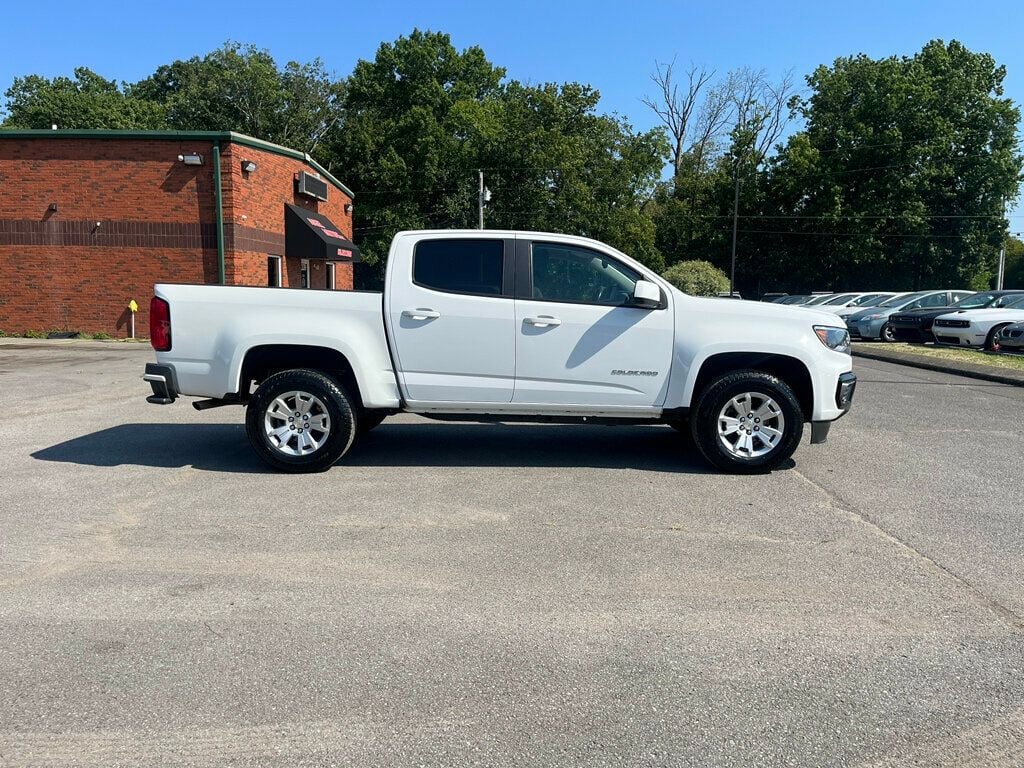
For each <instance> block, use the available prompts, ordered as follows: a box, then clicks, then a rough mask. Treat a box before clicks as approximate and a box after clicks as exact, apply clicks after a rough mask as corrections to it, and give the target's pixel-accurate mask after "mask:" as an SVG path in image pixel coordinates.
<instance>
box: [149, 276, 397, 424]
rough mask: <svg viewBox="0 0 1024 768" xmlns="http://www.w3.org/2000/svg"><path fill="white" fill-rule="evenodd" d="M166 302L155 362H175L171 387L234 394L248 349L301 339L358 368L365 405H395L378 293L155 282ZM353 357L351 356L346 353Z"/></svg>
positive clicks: (201, 394)
mask: <svg viewBox="0 0 1024 768" xmlns="http://www.w3.org/2000/svg"><path fill="white" fill-rule="evenodd" d="M155 293H156V295H157V296H158V297H160V298H162V299H165V300H167V301H168V302H169V303H170V305H171V327H172V334H173V335H172V339H171V349H170V351H168V352H158V353H157V360H158V362H160V363H170V364H173V365H174V368H175V371H176V373H177V379H178V380H177V387H178V391H179V392H180V393H181V394H184V395H192V396H196V397H212V398H223V397H225V396H228V395H230V394H233V393H236V392H238V391H239V387H240V382H239V374H240V372H241V365H242V360H243V359H244V358H245V355H246V353H247V352H248V351H249V350H251V349H253V348H254V347H258V346H264V345H272V344H288V345H295V344H308V345H311V346H318V347H327V348H330V349H336V350H338V351H339V352H341V353H342V354H344V355H345V356H346V357H348V358H349V359H358V360H360V361H361V362H362V363H363V365H364V367H363V369H362V372H361V375H362V376H363V377H368V379H367V380H366V381H360V389H361V390H362V391H363V393H364V397H365V398H368V399H369V400H370V402H369V403H367V405H370V404H371V403H372V405H374V406H375V407H382V408H386V407H394V406H395V405H397V403H398V394H397V386H396V383H395V374H394V370H393V369H392V365H391V357H390V355H389V353H388V347H387V339H386V338H385V335H384V316H383V295H382V294H381V293H377V292H369V291H326V290H312V289H302V288H249V287H244V286H220V285H173V284H166V283H162V284H158V285H157V286H156V289H155ZM352 356H354V358H353V357H352Z"/></svg>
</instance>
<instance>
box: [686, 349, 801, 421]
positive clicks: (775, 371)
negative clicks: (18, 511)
mask: <svg viewBox="0 0 1024 768" xmlns="http://www.w3.org/2000/svg"><path fill="white" fill-rule="evenodd" d="M744 370H753V371H762V372H764V373H767V374H770V375H772V376H775V377H776V378H778V379H780V380H781V381H784V382H785V383H786V384H788V385H789V387H790V388H791V389H792V390H793V394H794V395H796V399H797V402H798V403H800V410H801V411H802V412H803V416H804V418H805V419H806V420H808V421H810V420H811V417H812V414H813V412H814V384H813V382H812V380H811V372H810V370H809V369H808V367H807V365H806V363H804V362H803V361H802V360H800V359H799V358H796V357H791V356H790V355H783V354H778V353H775V352H720V353H718V354H714V355H711V356H710V357H707V358H706V359H704V360H703V361H702V362H701V364H700V368H699V369H698V371H697V374H696V376H695V378H694V381H693V388H692V389H691V391H690V403H691V404H695V403H696V401H697V398H698V397H699V396H700V393H701V392H703V391H704V389H705V388H706V387H707V386H708V385H709V384H710V383H711V382H712V381H714V380H715V379H717V378H719V377H720V376H722V375H724V374H727V373H730V372H732V371H744Z"/></svg>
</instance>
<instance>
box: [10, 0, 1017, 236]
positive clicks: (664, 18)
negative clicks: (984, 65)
mask: <svg viewBox="0 0 1024 768" xmlns="http://www.w3.org/2000/svg"><path fill="white" fill-rule="evenodd" d="M243 9H244V10H243ZM414 27H419V28H421V29H433V30H442V31H445V32H448V33H449V34H451V35H452V38H453V41H454V43H455V44H456V46H458V47H460V48H462V47H465V46H468V45H473V44H477V45H480V46H481V47H483V49H484V51H485V52H486V54H487V56H488V57H489V58H490V60H491V61H492V62H494V63H495V64H499V65H501V66H503V67H505V68H506V69H507V70H508V73H509V76H510V77H514V78H516V79H520V80H527V81H531V82H544V81H558V82H561V81H566V80H578V81H581V82H587V83H590V84H592V85H594V86H595V87H597V88H598V89H599V90H600V91H601V94H602V108H603V109H604V110H606V111H615V112H618V113H620V114H622V115H625V116H626V117H628V118H629V119H630V120H631V121H632V122H633V124H634V125H635V126H637V127H640V128H646V127H648V126H651V125H654V124H655V119H654V117H653V115H651V114H650V112H649V110H648V109H647V108H646V107H645V106H643V104H641V102H640V98H641V97H642V96H643V95H644V94H645V93H652V87H651V83H650V81H649V76H650V73H651V71H652V69H653V67H654V62H655V60H661V61H666V60H671V59H672V58H673V57H678V60H679V61H680V62H682V63H686V62H689V61H691V60H692V61H694V62H696V63H698V64H704V65H707V66H708V67H710V68H713V69H716V70H718V71H720V72H723V73H724V72H725V71H727V70H729V69H733V68H737V67H742V66H749V67H753V68H755V69H761V68H764V69H765V70H766V71H767V72H768V73H769V74H771V75H779V74H781V73H783V72H785V71H787V70H790V69H792V70H793V72H794V74H795V75H796V76H797V78H798V79H799V80H800V83H801V84H802V78H803V76H804V75H806V74H807V73H809V72H810V71H811V70H812V69H813V68H814V67H816V66H817V65H818V64H823V63H830V62H831V61H832V60H834V59H835V58H836V57H838V56H846V55H851V54H856V53H866V54H868V55H870V56H874V57H880V56H887V55H891V54H912V53H914V52H915V51H917V50H919V49H920V48H921V46H922V45H923V44H924V43H926V42H927V41H928V40H931V39H933V38H942V39H946V40H948V39H951V38H956V39H958V40H960V41H962V42H963V43H964V44H966V45H967V46H968V47H969V48H971V49H972V50H975V51H987V52H989V53H991V54H993V55H994V56H995V58H996V60H997V61H999V62H1000V63H1002V64H1005V65H1006V67H1007V70H1008V74H1007V78H1006V83H1005V86H1006V92H1007V95H1008V96H1010V97H1011V98H1013V99H1014V101H1016V102H1017V103H1018V104H1020V103H1024V3H1021V2H1020V1H1019V0H1018V1H1017V2H1012V1H1011V0H1003V1H1001V2H986V1H985V0H974V1H973V2H964V0H960V1H959V2H950V1H948V0H939V1H937V2H901V1H900V0H891V1H890V2H878V1H877V0H859V1H857V2H849V1H847V2H843V3H838V2H832V1H831V0H819V1H818V2H808V1H806V0H805V1H804V2H785V1H784V2H775V3H765V2H756V3H748V2H728V3H726V2H721V3H715V2H700V3H693V2H653V1H652V2H645V1H644V0H634V2H609V1H608V0H591V2H579V1H578V0H548V1H547V2H536V1H535V0H517V1H516V2H512V3H494V2H486V1H485V2H444V1H443V0H428V1H424V0H420V2H404V1H403V2H387V0H384V1H381V0H377V1H376V2H365V3H360V2H358V1H355V2H353V1H351V0H350V1H349V2H344V3H337V2H323V3H316V4H314V3H309V2H306V3H302V4H301V5H300V4H294V5H290V4H288V3H285V2H281V0H275V2H265V1H264V0H247V2H245V3H242V4H232V5H227V4H220V3H210V2H194V1H193V0H184V1H182V2H175V3H163V2H139V0H135V1H134V2H113V0H93V2H82V1H81V0H78V1H77V2H67V1H66V0H51V2H48V3H45V4H39V5H35V4H32V3H12V4H10V6H9V7H8V8H6V9H5V10H4V24H3V33H2V37H0V39H2V40H3V47H2V51H3V53H2V54H0V84H3V87H4V89H6V88H7V86H9V85H10V83H11V81H12V79H13V78H14V77H15V76H18V75H23V74H29V73H35V74H41V75H46V76H51V77H52V76H54V75H58V74H70V72H71V70H72V69H73V68H74V67H76V66H80V65H86V66H89V67H91V68H92V69H94V70H95V71H97V72H99V73H100V74H102V75H104V76H106V77H110V78H116V79H118V80H129V81H131V80H138V79H141V78H142V77H145V76H146V75H148V74H150V73H151V72H152V71H153V70H154V69H155V68H156V67H157V66H158V65H160V64H162V63H166V62H169V61H172V60H174V59H177V58H187V57H189V56H192V55H194V54H202V53H206V52H207V51H209V50H211V49H213V48H216V47H217V46H219V45H220V44H221V43H223V42H224V41H225V40H229V39H231V40H238V41H240V42H244V43H250V42H251V43H255V44H256V45H258V46H260V47H262V48H267V49H269V50H270V51H271V53H272V54H273V55H274V56H275V57H276V58H277V59H278V61H279V62H284V61H287V60H289V59H296V60H299V61H306V60H308V59H311V58H314V57H317V56H319V57H320V58H321V59H323V60H324V62H325V63H326V65H327V67H328V69H330V70H332V71H334V72H335V73H337V74H338V75H342V76H344V75H347V74H348V73H349V72H350V71H351V70H352V67H353V65H354V64H355V62H356V61H357V60H358V59H360V58H372V57H373V54H374V52H375V50H376V48H377V46H378V45H379V44H380V42H381V41H390V40H394V39H395V38H396V37H398V36H399V35H402V34H406V33H408V32H409V31H411V30H412V29H413V28H414ZM1011 229H1024V217H1021V218H1018V219H1016V221H1014V222H1013V224H1012V226H1011Z"/></svg>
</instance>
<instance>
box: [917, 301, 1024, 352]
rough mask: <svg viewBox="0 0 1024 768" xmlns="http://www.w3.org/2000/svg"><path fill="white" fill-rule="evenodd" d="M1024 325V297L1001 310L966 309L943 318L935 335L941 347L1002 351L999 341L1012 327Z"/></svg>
mask: <svg viewBox="0 0 1024 768" xmlns="http://www.w3.org/2000/svg"><path fill="white" fill-rule="evenodd" d="M1022 321H1024V294H1022V295H1021V296H1020V297H1019V298H1018V299H1017V300H1016V301H1014V302H1012V303H1007V304H1004V305H1003V306H1002V307H1000V308H999V309H964V310H961V311H959V312H950V313H948V314H945V315H939V316H938V317H937V318H935V323H934V324H933V325H932V334H933V335H934V336H935V341H936V342H938V343H939V344H956V345H957V346H958V347H983V348H984V349H990V350H995V349H998V348H999V346H998V344H999V343H998V341H997V339H996V337H997V335H998V334H999V332H1000V331H1001V330H1002V329H1003V328H1005V327H1006V326H1008V325H1013V324H1014V323H1019V322H1022Z"/></svg>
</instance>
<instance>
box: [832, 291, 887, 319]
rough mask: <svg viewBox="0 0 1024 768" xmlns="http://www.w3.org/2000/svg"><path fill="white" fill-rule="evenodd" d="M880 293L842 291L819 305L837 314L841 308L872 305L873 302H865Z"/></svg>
mask: <svg viewBox="0 0 1024 768" xmlns="http://www.w3.org/2000/svg"><path fill="white" fill-rule="evenodd" d="M880 295H881V294H878V293H867V292H862V293H841V294H837V295H836V296H835V297H833V298H831V299H829V300H828V301H826V302H824V303H823V304H819V305H818V306H819V307H820V308H821V309H823V310H824V311H825V312H832V313H833V314H835V313H838V312H839V310H840V309H847V308H849V307H856V306H860V305H863V306H866V307H870V306H871V304H864V302H865V301H866V300H868V299H872V298H874V297H877V296H880Z"/></svg>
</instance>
